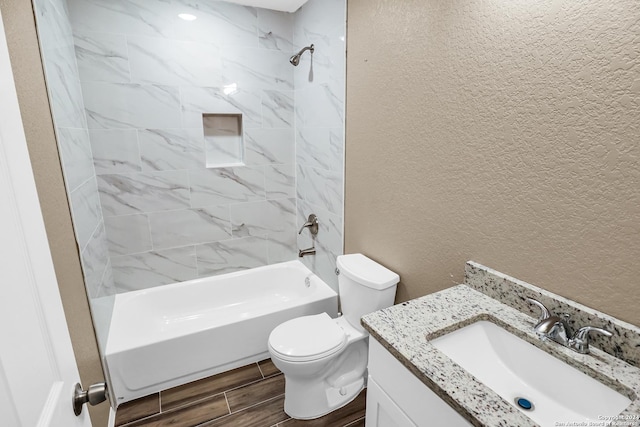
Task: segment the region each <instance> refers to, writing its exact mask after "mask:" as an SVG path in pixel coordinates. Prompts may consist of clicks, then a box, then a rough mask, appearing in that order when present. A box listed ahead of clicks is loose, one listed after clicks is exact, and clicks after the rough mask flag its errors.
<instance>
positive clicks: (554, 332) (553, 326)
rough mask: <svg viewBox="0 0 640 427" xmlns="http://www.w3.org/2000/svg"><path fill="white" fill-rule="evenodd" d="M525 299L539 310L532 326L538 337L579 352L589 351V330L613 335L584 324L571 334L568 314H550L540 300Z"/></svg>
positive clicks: (608, 335) (585, 352)
mask: <svg viewBox="0 0 640 427" xmlns="http://www.w3.org/2000/svg"><path fill="white" fill-rule="evenodd" d="M527 301H529V302H530V303H532V304H535V305H536V306H538V308H540V311H541V313H540V318H538V323H536V325H535V326H534V327H533V329H534V330H535V331H536V334H538V336H539V337H540V338H543V339H550V340H551V341H555V342H557V343H558V344H562V345H563V346H565V347H567V348H570V349H571V350H573V351H575V352H578V353H581V354H587V353H589V332H598V333H600V334H603V335H605V336H607V337H610V336H612V335H613V334H612V333H611V332H609V331H607V330H605V329H602V328H596V327H595V326H584V327H582V328H580V329H578V331H577V332H576V333H575V334H574V335H573V336H571V329H570V328H569V324H568V323H567V320H569V315H568V314H564V315H562V316H561V317H560V316H556V315H552V314H551V313H550V312H549V310H547V307H545V306H544V304H542V303H541V302H540V301H538V300H536V299H533V298H527Z"/></svg>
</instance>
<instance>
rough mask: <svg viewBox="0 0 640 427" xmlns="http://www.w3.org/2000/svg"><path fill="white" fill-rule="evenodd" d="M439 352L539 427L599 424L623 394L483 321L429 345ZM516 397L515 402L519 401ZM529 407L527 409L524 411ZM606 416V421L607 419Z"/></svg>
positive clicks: (617, 408)
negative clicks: (590, 422) (592, 422)
mask: <svg viewBox="0 0 640 427" xmlns="http://www.w3.org/2000/svg"><path fill="white" fill-rule="evenodd" d="M430 342H431V344H433V345H434V346H435V347H436V348H437V349H438V350H440V351H441V352H443V353H444V354H446V355H447V356H448V357H449V358H450V359H452V360H453V361H454V362H456V363H457V364H458V365H460V366H461V367H462V368H464V369H465V370H466V371H467V372H469V373H470V374H471V375H473V376H474V377H475V378H476V379H477V380H478V381H480V382H482V383H484V385H486V386H487V387H489V388H491V389H492V390H493V391H495V392H496V393H497V394H498V395H500V396H501V397H502V398H503V399H505V400H506V401H507V402H509V403H510V404H512V405H513V406H514V407H516V408H518V409H519V410H521V411H522V412H523V413H524V414H525V415H526V416H528V417H529V418H531V419H532V420H533V421H535V422H536V423H538V424H539V425H540V426H542V427H546V426H558V425H581V424H569V423H572V422H573V423H582V422H587V424H584V425H588V422H589V421H594V422H598V423H600V424H593V425H605V424H602V423H603V420H606V419H612V418H611V417H612V416H615V415H617V414H619V413H621V412H622V411H623V410H624V409H625V408H626V407H627V406H629V404H630V403H631V400H629V399H628V398H627V397H626V396H624V395H622V394H620V393H618V392H616V391H614V390H612V389H610V388H609V387H607V386H605V385H604V384H602V383H600V382H599V381H597V380H595V379H593V378H591V377H589V376H587V375H586V374H584V373H582V372H580V371H578V370H577V369H575V368H574V367H572V366H570V365H568V364H566V363H564V362H562V361H560V360H559V359H557V358H555V357H553V356H551V355H550V354H548V353H546V352H544V351H543V350H541V349H539V348H537V347H535V346H533V345H531V344H530V343H528V342H526V341H524V340H522V339H520V338H518V337H516V336H515V335H513V334H511V333H509V332H507V331H506V330H505V329H503V328H501V327H499V326H497V325H495V324H494V323H491V322H488V321H478V322H476V323H472V324H471V325H469V326H466V327H464V328H461V329H458V330H456V331H454V332H451V333H449V334H447V335H444V336H442V337H439V338H436V339H434V340H431V341H430ZM518 399H523V400H520V401H519V403H518ZM528 406H531V408H530V409H525V408H527V407H528ZM607 417H609V418H607Z"/></svg>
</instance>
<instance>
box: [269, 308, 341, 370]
mask: <svg viewBox="0 0 640 427" xmlns="http://www.w3.org/2000/svg"><path fill="white" fill-rule="evenodd" d="M346 345H347V334H345V332H344V330H343V329H342V328H341V327H340V326H338V325H337V324H336V322H335V320H334V319H332V318H331V317H329V315H328V314H327V313H321V314H317V315H313V316H303V317H298V318H295V319H292V320H289V321H287V322H284V323H282V324H281V325H279V326H277V327H276V328H275V329H274V330H273V332H271V335H270V336H269V347H270V348H271V349H272V350H273V351H274V352H275V353H276V356H277V357H279V358H281V359H282V360H286V361H290V362H308V361H312V360H319V359H322V358H325V357H328V356H331V355H333V354H335V353H338V352H340V351H341V350H342V349H344V348H345V347H346Z"/></svg>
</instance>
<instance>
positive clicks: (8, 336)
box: [0, 15, 91, 427]
mask: <svg viewBox="0 0 640 427" xmlns="http://www.w3.org/2000/svg"><path fill="white" fill-rule="evenodd" d="M69 256H75V254H69ZM79 381H80V376H79V374H78V367H77V366H76V363H75V359H74V356H73V350H72V348H71V339H70V338H69V331H68V330H67V324H66V320H65V318H64V313H63V311H62V303H61V301H60V293H59V291H58V285H57V282H56V277H55V274H54V270H53V262H52V261H51V253H50V252H49V245H48V242H47V237H46V234H45V229H44V223H43V220H42V214H41V211H40V204H39V202H38V198H37V195H36V188H35V183H34V180H33V172H32V170H31V164H30V162H29V155H28V152H27V145H26V140H25V137H24V130H23V128H22V120H21V117H20V111H19V109H18V100H17V96H16V92H15V86H14V82H13V76H12V74H11V67H10V63H9V53H8V51H7V43H6V38H5V33H4V26H3V24H2V16H1V15H0V424H2V425H3V426H10V427H32V426H42V427H88V426H90V425H91V421H90V420H89V416H88V411H87V410H86V409H84V410H83V411H82V414H81V415H80V416H79V417H76V416H75V415H74V413H73V407H72V403H71V402H72V395H73V386H74V385H75V384H76V382H79Z"/></svg>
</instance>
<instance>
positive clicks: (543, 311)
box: [527, 298, 551, 323]
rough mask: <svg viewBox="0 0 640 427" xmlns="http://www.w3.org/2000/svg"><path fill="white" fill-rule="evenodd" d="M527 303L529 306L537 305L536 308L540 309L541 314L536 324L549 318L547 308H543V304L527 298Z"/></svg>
mask: <svg viewBox="0 0 640 427" xmlns="http://www.w3.org/2000/svg"><path fill="white" fill-rule="evenodd" d="M527 301H528V302H530V303H531V304H534V305H537V306H538V308H539V309H540V311H541V313H540V317H539V318H538V323H540V322H542V321H544V320H547V319H548V318H550V317H551V313H550V312H549V310H548V309H547V307H545V306H544V304H543V303H541V302H540V301H538V300H537V299H533V298H527Z"/></svg>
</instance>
